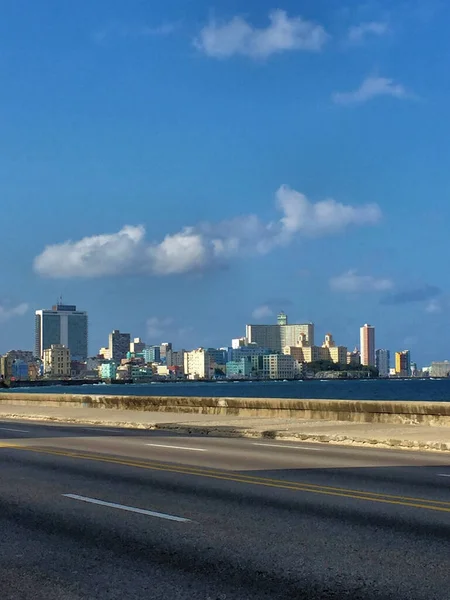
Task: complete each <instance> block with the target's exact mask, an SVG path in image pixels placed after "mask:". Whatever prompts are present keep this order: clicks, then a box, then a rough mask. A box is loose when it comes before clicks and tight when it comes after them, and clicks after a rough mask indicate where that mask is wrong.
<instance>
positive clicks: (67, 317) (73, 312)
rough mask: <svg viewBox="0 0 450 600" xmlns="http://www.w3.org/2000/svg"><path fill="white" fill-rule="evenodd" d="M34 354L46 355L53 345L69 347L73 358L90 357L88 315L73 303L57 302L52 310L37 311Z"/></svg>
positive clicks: (39, 356)
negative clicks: (45, 352) (46, 351)
mask: <svg viewBox="0 0 450 600" xmlns="http://www.w3.org/2000/svg"><path fill="white" fill-rule="evenodd" d="M35 315H36V316H35V341H34V354H35V356H36V357H38V358H43V357H44V350H47V349H49V348H51V346H52V345H62V346H65V347H66V348H69V350H70V354H71V357H72V360H86V359H87V357H88V315H87V312H84V311H80V310H77V307H76V306H74V305H72V304H62V303H59V304H56V305H55V306H53V307H52V309H51V310H46V309H41V310H37V311H36V313H35Z"/></svg>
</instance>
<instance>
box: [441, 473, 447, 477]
mask: <svg viewBox="0 0 450 600" xmlns="http://www.w3.org/2000/svg"><path fill="white" fill-rule="evenodd" d="M438 477H450V473H438Z"/></svg>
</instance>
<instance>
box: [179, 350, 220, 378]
mask: <svg viewBox="0 0 450 600" xmlns="http://www.w3.org/2000/svg"><path fill="white" fill-rule="evenodd" d="M213 367H214V361H213V360H211V356H210V354H209V352H208V350H205V348H197V350H191V351H190V352H185V354H184V373H185V375H187V377H188V378H189V379H211V376H212V369H213Z"/></svg>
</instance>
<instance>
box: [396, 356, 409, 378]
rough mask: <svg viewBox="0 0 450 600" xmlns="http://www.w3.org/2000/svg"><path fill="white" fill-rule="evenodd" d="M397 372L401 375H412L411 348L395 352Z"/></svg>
mask: <svg viewBox="0 0 450 600" xmlns="http://www.w3.org/2000/svg"><path fill="white" fill-rule="evenodd" d="M395 374H396V375H397V376H399V377H410V375H411V354H410V352H409V350H403V351H402V352H396V353H395Z"/></svg>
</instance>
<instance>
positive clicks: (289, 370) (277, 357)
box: [262, 354, 297, 379]
mask: <svg viewBox="0 0 450 600" xmlns="http://www.w3.org/2000/svg"><path fill="white" fill-rule="evenodd" d="M262 358H263V376H264V377H268V378H269V379H294V377H295V375H296V373H297V369H296V366H297V361H296V360H295V359H294V357H293V356H289V355H287V354H265V355H264V356H263V357H262Z"/></svg>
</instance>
